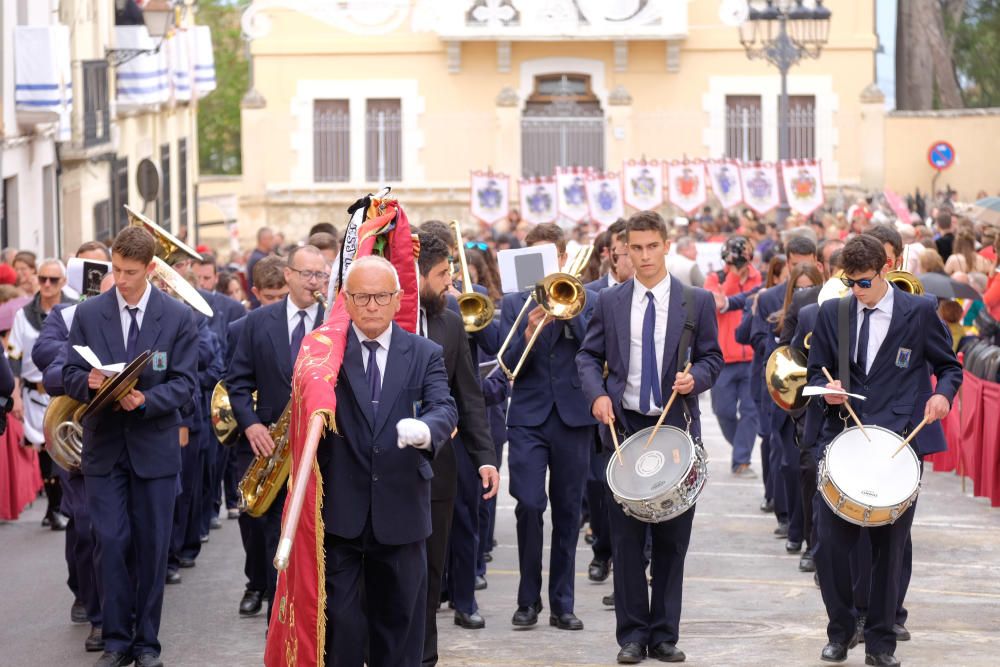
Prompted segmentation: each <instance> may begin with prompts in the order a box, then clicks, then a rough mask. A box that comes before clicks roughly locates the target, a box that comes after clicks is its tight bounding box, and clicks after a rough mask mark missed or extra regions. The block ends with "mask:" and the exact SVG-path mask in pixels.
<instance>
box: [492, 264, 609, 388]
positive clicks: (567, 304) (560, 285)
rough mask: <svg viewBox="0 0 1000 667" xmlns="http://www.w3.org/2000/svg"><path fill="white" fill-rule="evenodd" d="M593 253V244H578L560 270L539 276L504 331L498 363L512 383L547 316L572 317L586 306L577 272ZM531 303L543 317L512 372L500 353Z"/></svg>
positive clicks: (515, 331) (584, 265)
mask: <svg viewBox="0 0 1000 667" xmlns="http://www.w3.org/2000/svg"><path fill="white" fill-rule="evenodd" d="M593 252H594V246H592V245H588V246H583V247H581V248H580V249H579V250H577V251H576V255H574V256H573V259H572V260H570V262H569V263H568V264H567V265H566V266H565V267H564V270H563V271H556V272H555V273H552V274H549V275H547V276H545V277H544V278H542V279H541V280H540V281H538V283H537V284H536V285H535V289H534V291H533V292H532V293H531V294H529V295H528V299H527V300H526V301H525V302H524V306H523V307H522V308H521V312H519V313H518V314H517V318H515V319H514V324H513V325H512V326H511V328H510V333H508V334H507V338H505V339H504V341H503V344H502V345H501V346H500V349H499V350H498V351H497V363H498V364H499V365H500V368H502V369H503V372H504V373H506V375H507V378H508V379H509V380H511V381H512V382H513V381H514V380H515V379H516V378H517V374H518V373H520V372H521V366H523V365H524V361H525V359H527V358H528V353H529V352H531V348H532V347H533V346H534V345H535V340H536V339H537V338H538V334H539V333H541V331H542V325H544V324H545V323H546V322H547V321H548V320H549V319H550V318H551V319H556V320H569V319H572V318H574V317H576V316H577V315H579V314H580V312H581V311H582V310H583V307H584V306H585V305H587V290H586V289H585V288H584V286H583V282H581V280H580V274H581V273H583V270H584V268H586V266H587V262H589V261H590V255H591V254H592V253H593ZM533 302H534V303H537V304H538V305H539V306H540V307H541V308H542V310H544V311H545V317H544V318H543V319H542V321H541V323H539V325H538V327H537V328H536V329H535V333H534V334H533V335H532V336H531V339H530V340H529V341H528V344H527V345H526V346H525V348H524V352H523V353H522V354H521V358H520V359H519V360H518V362H517V365H516V366H514V370H513V371H512V370H510V369H509V368H508V367H507V364H505V363H504V362H503V354H504V352H505V351H506V350H507V347H508V346H509V345H510V342H511V341H512V340H513V339H514V336H515V335H516V333H517V326H518V324H520V322H521V318H522V317H524V314H525V313H527V312H528V309H529V308H530V307H531V304H532V303H533Z"/></svg>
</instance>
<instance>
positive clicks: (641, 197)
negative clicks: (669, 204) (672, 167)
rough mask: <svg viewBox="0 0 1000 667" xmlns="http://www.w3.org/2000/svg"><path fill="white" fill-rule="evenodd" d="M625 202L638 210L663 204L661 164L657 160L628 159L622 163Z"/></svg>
mask: <svg viewBox="0 0 1000 667" xmlns="http://www.w3.org/2000/svg"><path fill="white" fill-rule="evenodd" d="M622 180H623V185H624V198H625V203H626V204H628V205H629V206H631V207H632V208H634V209H637V210H639V211H649V210H652V209H657V208H659V207H660V206H662V205H663V165H662V164H661V163H660V162H659V160H652V161H651V162H646V161H645V160H639V161H638V162H636V161H634V160H629V161H628V162H626V163H625V164H624V165H622Z"/></svg>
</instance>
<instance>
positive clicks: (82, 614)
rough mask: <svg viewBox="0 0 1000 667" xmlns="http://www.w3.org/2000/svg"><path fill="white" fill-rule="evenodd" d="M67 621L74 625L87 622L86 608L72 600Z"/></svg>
mask: <svg viewBox="0 0 1000 667" xmlns="http://www.w3.org/2000/svg"><path fill="white" fill-rule="evenodd" d="M69 620H71V621H72V622H74V623H86V622H87V620H88V619H87V608H86V607H84V606H83V603H82V602H80V601H79V600H73V606H72V607H70V608H69Z"/></svg>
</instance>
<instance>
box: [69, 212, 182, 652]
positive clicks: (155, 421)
mask: <svg viewBox="0 0 1000 667" xmlns="http://www.w3.org/2000/svg"><path fill="white" fill-rule="evenodd" d="M155 247H156V241H155V240H154V238H153V236H152V235H151V234H150V233H149V232H147V231H146V230H144V229H141V228H139V227H127V228H125V229H124V230H122V231H121V232H120V233H119V234H118V236H117V237H116V238H115V241H114V245H113V246H112V248H111V253H112V255H111V264H112V271H113V273H114V277H115V288H114V289H113V290H110V291H109V292H106V293H104V294H102V295H100V296H97V297H94V298H92V299H88V300H87V301H85V302H84V303H82V304H80V305H79V306H78V307H77V310H76V315H75V316H74V318H73V325H72V328H71V329H70V335H69V342H70V345H73V346H76V345H83V346H87V347H89V348H90V349H91V350H92V351H93V352H94V354H95V355H96V356H97V358H98V359H100V360H101V361H102V362H103V363H105V364H109V363H115V362H130V361H132V360H133V359H134V358H135V357H136V356H137V355H138V354H139V353H141V352H143V351H144V350H150V351H151V352H152V353H153V354H152V359H151V361H150V363H149V365H148V366H147V367H146V368H145V370H144V371H143V372H142V374H141V375H140V376H139V381H138V384H137V385H136V387H135V388H134V389H133V390H132V391H131V392H129V393H128V394H127V395H126V396H125V397H124V398H122V399H121V400H120V401H118V406H119V409H118V410H112V409H110V408H108V409H105V410H104V411H102V412H100V413H97V414H94V415H92V416H89V417H87V418H86V419H84V422H83V475H84V481H85V484H86V489H87V499H88V503H89V505H90V514H91V517H92V519H93V524H94V526H95V528H96V530H97V536H98V547H99V550H100V557H99V560H100V578H101V587H102V590H103V593H104V595H103V605H104V606H103V622H104V625H103V638H104V649H105V650H104V654H103V655H102V656H101V658H100V659H99V660H98V661H97V663H96V665H97V667H117V666H118V665H130V664H132V662H133V660H134V661H135V663H136V664H137V665H140V666H141V667H159V666H161V665H162V664H163V663H162V661H161V660H160V658H159V654H160V642H159V639H158V634H159V628H160V611H161V609H162V606H163V586H164V580H165V578H166V570H167V550H168V546H169V541H170V527H171V519H172V515H173V509H174V496H175V494H176V484H177V473H178V472H179V471H180V463H181V461H180V459H181V456H180V447H179V442H180V435H179V431H178V428H179V423H180V414H179V410H180V408H181V406H183V405H184V404H185V403H186V402H187V401H189V400H190V398H191V396H192V394H193V393H194V390H195V382H196V379H195V368H196V365H197V359H196V354H197V340H196V334H195V327H194V325H193V320H192V318H191V310H190V308H189V307H188V306H187V305H185V304H182V303H179V302H177V301H175V300H174V299H171V298H169V297H167V296H166V295H165V294H164V293H163V292H161V291H160V290H159V289H157V288H155V287H153V286H152V285H151V284H150V283H149V281H148V280H147V275H148V274H149V272H150V271H151V270H152V268H153V251H154V249H155ZM104 379H105V378H104V375H103V373H102V372H101V371H100V370H98V369H96V368H91V366H90V364H89V363H87V362H86V361H85V360H84V359H83V357H82V356H80V354H79V353H78V352H77V351H76V350H75V349H70V350H69V353H68V357H67V361H66V365H65V366H64V367H63V381H64V385H65V388H66V393H67V395H69V396H71V397H73V398H75V399H76V400H78V401H83V402H87V401H90V400H91V399H92V398H93V397H94V394H95V390H97V389H98V388H99V387H100V386H101V384H102V383H103V382H104Z"/></svg>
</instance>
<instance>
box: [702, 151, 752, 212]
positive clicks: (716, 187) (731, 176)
mask: <svg viewBox="0 0 1000 667" xmlns="http://www.w3.org/2000/svg"><path fill="white" fill-rule="evenodd" d="M705 168H706V169H707V170H708V178H709V183H710V184H711V186H712V192H714V193H715V196H716V198H718V200H719V203H720V204H722V208H725V209H731V208H735V207H737V206H739V205H740V204H742V203H743V186H742V184H741V183H740V165H739V163H738V162H737V161H736V160H709V161H708V162H707V163H706V164H705Z"/></svg>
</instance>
